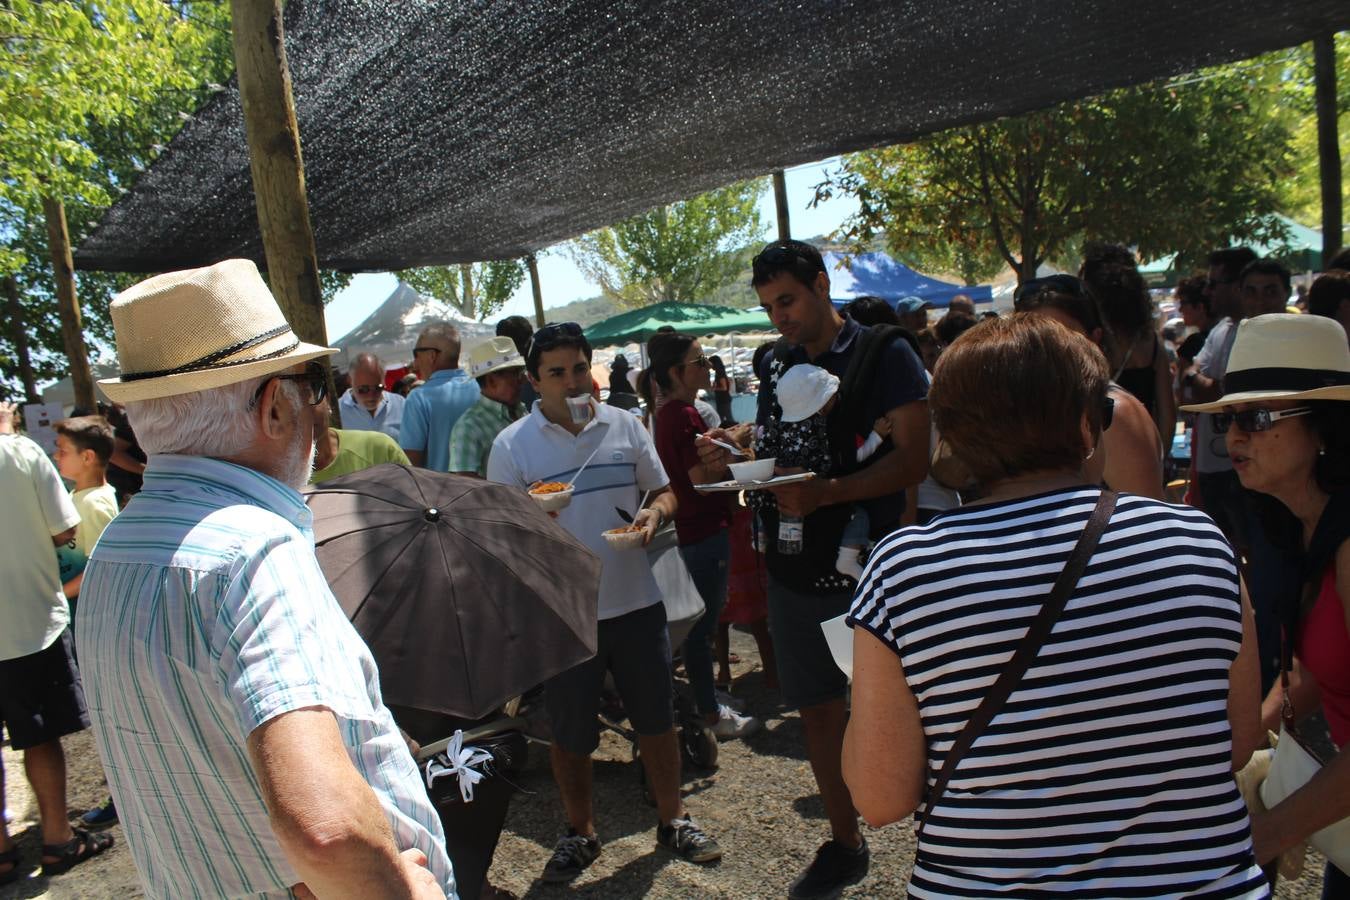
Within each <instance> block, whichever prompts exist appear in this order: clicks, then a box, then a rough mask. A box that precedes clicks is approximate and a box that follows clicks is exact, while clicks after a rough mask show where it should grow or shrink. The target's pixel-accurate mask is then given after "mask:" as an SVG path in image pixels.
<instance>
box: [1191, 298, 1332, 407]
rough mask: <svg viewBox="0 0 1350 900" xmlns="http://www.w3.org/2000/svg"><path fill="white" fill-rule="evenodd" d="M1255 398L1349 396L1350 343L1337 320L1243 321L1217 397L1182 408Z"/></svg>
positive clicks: (1270, 317) (1277, 318)
mask: <svg viewBox="0 0 1350 900" xmlns="http://www.w3.org/2000/svg"><path fill="white" fill-rule="evenodd" d="M1256 400H1350V344H1347V343H1346V338H1345V330H1344V329H1343V328H1341V325H1340V323H1339V322H1337V321H1336V320H1335V319H1328V318H1324V317H1323V316H1311V315H1308V316H1294V315H1287V314H1285V313H1274V314H1271V315H1265V316H1257V317H1256V318H1254V319H1244V320H1243V321H1242V324H1240V325H1238V333H1237V340H1235V341H1234V342H1233V352H1232V353H1231V354H1230V355H1229V357H1228V372H1227V374H1225V375H1224V376H1223V396H1222V397H1220V398H1219V399H1218V400H1215V401H1214V402H1213V403H1195V404H1191V405H1189V406H1183V407H1182V409H1184V410H1186V411H1187V412H1218V411H1219V410H1222V409H1223V408H1224V407H1225V406H1232V405H1234V404H1236V403H1251V402H1253V401H1256Z"/></svg>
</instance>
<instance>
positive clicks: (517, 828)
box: [0, 631, 1322, 900]
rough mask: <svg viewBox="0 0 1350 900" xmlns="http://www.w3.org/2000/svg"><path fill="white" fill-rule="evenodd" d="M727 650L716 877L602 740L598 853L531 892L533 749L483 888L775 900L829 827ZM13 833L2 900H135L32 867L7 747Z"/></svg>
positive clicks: (802, 772) (711, 799)
mask: <svg viewBox="0 0 1350 900" xmlns="http://www.w3.org/2000/svg"><path fill="white" fill-rule="evenodd" d="M732 648H733V650H735V652H737V653H739V654H740V656H741V657H742V659H744V660H745V663H744V664H742V665H741V666H738V667H737V668H736V675H737V681H736V689H735V693H736V694H737V695H738V696H741V697H744V698H745V699H746V700H748V702H749V704H750V712H751V713H753V714H755V715H757V716H760V717H761V718H763V719H764V724H765V727H764V729H763V730H762V731H761V732H760V733H758V734H756V735H754V736H752V737H751V738H749V739H747V740H744V741H730V742H727V743H724V744H722V745H721V759H720V766H719V769H718V771H717V772H715V773H703V772H692V771H691V772H686V773H685V776H684V792H685V798H686V803H687V805H688V808H689V810H690V812H691V813H692V814H693V815H694V817H695V818H697V819H698V820H699V822H700V823H701V824H702V825H703V827H704V829H705V830H706V831H708V832H709V833H710V834H712V835H713V836H715V837H716V838H717V839H718V841H719V842H720V843H721V845H722V848H723V850H724V851H725V856H724V858H723V859H722V861H721V862H720V863H718V864H716V865H713V866H707V867H704V866H695V865H692V864H690V863H686V862H683V861H681V860H678V859H676V858H675V857H673V856H671V855H670V854H669V853H666V852H665V851H664V850H657V849H656V848H655V842H656V829H655V812H654V811H653V810H652V809H651V808H650V807H648V806H647V805H646V804H645V803H644V802H643V801H642V795H641V792H640V789H639V786H638V780H637V772H636V768H635V765H634V764H633V763H631V762H630V761H629V760H630V755H629V745H628V742H627V741H626V740H623V739H622V738H620V737H618V736H617V735H613V734H606V735H605V737H604V740H603V741H602V744H601V749H600V751H599V752H598V753H597V755H596V764H595V805H596V820H597V828H598V830H599V834H600V839H601V841H602V842H603V843H604V851H603V852H602V853H601V855H600V858H599V859H598V860H596V862H595V863H594V864H592V865H591V867H590V868H589V869H588V870H587V871H586V872H585V874H583V875H582V877H580V878H578V879H577V880H576V881H575V882H573V883H572V885H571V886H570V887H555V886H548V885H544V884H542V883H541V882H539V881H538V875H539V873H540V872H541V871H542V870H543V867H544V863H545V861H546V860H547V859H548V856H549V854H550V852H551V851H552V847H553V842H554V841H555V840H556V838H557V836H558V834H559V832H560V829H561V828H562V823H563V814H562V806H561V804H560V802H559V800H558V791H557V789H556V788H555V787H554V785H553V780H552V777H551V776H550V775H549V772H548V757H547V753H546V752H545V751H544V750H543V748H540V747H534V748H532V750H531V755H530V762H529V765H528V766H527V768H526V769H525V770H524V771H523V772H522V773H521V774H520V776H519V778H518V784H519V785H520V786H521V787H522V788H523V789H524V790H526V791H529V792H530V793H527V794H526V793H523V794H519V795H517V796H516V798H515V799H514V801H513V803H512V806H511V812H510V815H509V818H508V820H507V825H506V832H505V833H504V834H503V835H502V838H501V843H500V844H499V846H498V848H497V855H496V860H495V863H494V865H493V868H492V880H493V882H494V883H495V884H497V885H499V886H500V887H504V888H507V889H510V890H511V891H514V892H515V893H516V894H517V895H519V896H521V897H523V898H540V900H547V898H562V897H566V896H569V895H577V896H582V897H597V898H599V897H605V898H625V900H626V898H632V897H652V898H690V897H736V898H757V897H765V898H781V897H784V896H786V888H787V885H788V883H789V882H791V881H792V879H793V878H795V877H796V875H797V873H798V871H799V870H800V869H801V868H802V866H804V865H805V864H806V862H808V861H809V860H810V858H811V857H812V855H813V854H814V853H815V850H816V847H817V846H818V845H819V843H820V842H821V841H822V840H824V839H825V836H826V833H827V825H826V822H825V817H824V810H823V808H822V806H821V803H820V798H819V797H818V796H817V795H816V793H815V783H814V781H813V780H812V778H811V770H810V767H809V766H808V764H807V762H806V758H805V753H804V751H803V749H802V735H801V727H800V720H799V718H798V717H797V715H796V714H795V713H787V712H785V711H783V710H782V709H781V708H780V707H778V705H777V704H776V702H775V699H774V696H773V695H772V694H771V693H770V692H769V691H767V690H766V689H765V688H764V686H763V680H762V677H761V673H760V672H759V671H758V656H757V654H756V652H755V647H754V642H753V641H752V640H750V638H749V636H748V635H744V634H740V633H738V632H735V631H733V632H732ZM65 747H66V757H67V769H68V771H69V775H68V781H69V783H68V786H67V795H68V797H69V803H70V811H71V815H72V816H75V815H78V814H80V813H83V812H84V811H85V810H86V809H89V808H90V807H92V806H96V805H98V804H100V803H102V802H103V800H104V799H105V798H106V796H107V788H106V786H105V785H104V783H103V776H102V772H101V769H100V767H99V764H98V759H97V756H96V753H95V750H94V742H93V739H92V737H91V736H90V735H89V734H88V733H87V732H85V733H83V734H78V735H72V736H71V737H69V738H67V739H66V740H65ZM3 755H4V766H5V784H6V788H7V791H8V808H9V811H10V814H11V816H12V818H13V823H12V824H11V826H10V832H11V834H13V835H14V836H15V837H16V839H17V840H18V842H19V845H20V847H22V848H23V853H24V861H25V869H28V868H30V867H31V868H32V871H30V872H29V873H28V875H29V877H27V878H21V879H20V880H19V881H18V882H16V883H14V884H10V885H6V886H4V887H0V900H9V898H21V897H22V898H29V897H51V898H90V900H104V898H107V900H111V898H125V897H139V896H141V892H140V890H139V888H138V882H137V878H136V871H135V867H134V865H133V864H132V861H131V854H130V853H129V852H128V851H127V849H126V845H125V841H124V840H123V836H122V831H121V829H120V828H118V827H114V828H113V829H112V833H113V834H114V835H115V836H116V838H117V841H118V843H117V845H116V846H114V847H113V849H112V850H111V851H109V852H108V853H106V854H104V855H103V856H101V857H99V858H97V859H95V860H92V861H90V862H88V863H84V864H82V865H80V866H78V867H77V868H75V869H73V870H71V871H70V872H69V873H67V874H65V875H62V876H59V877H57V878H52V879H47V878H43V877H42V876H41V875H40V874H38V872H37V871H36V864H37V861H38V858H39V856H38V855H39V846H38V845H39V843H40V839H39V833H38V828H37V812H36V808H35V805H34V803H33V801H32V795H31V794H30V793H29V790H28V783H27V782H26V781H25V780H24V777H23V766H22V762H21V758H20V756H19V754H16V753H13V752H12V751H11V750H10V749H9V747H8V745H6V746H5V747H4V751H3ZM867 840H868V842H869V843H870V844H871V847H872V868H871V873H870V874H869V875H868V877H867V879H866V880H865V881H863V882H862V883H861V884H859V885H857V886H856V887H854V888H852V889H850V890H849V891H848V892H846V893H845V894H844V896H845V897H853V898H859V897H902V896H904V884H905V878H906V876H907V874H908V871H909V864H910V860H911V859H912V857H913V853H914V838H913V832H912V831H911V829H910V826H909V825H908V824H907V823H905V824H897V825H891V826H888V827H886V828H881V829H868V830H867ZM1321 865H1322V863H1321V860H1320V858H1316V859H1314V856H1313V855H1312V854H1310V855H1309V860H1308V866H1307V868H1306V870H1305V872H1304V875H1303V877H1302V878H1301V879H1299V880H1298V881H1296V882H1288V883H1282V884H1281V885H1280V888H1279V890H1278V892H1277V894H1276V896H1277V897H1281V898H1316V897H1319V896H1320V893H1321Z"/></svg>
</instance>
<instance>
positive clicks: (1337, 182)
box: [1313, 32, 1345, 267]
mask: <svg viewBox="0 0 1350 900" xmlns="http://www.w3.org/2000/svg"><path fill="white" fill-rule="evenodd" d="M1313 78H1314V81H1315V84H1316V88H1315V93H1316V98H1317V159H1318V171H1319V172H1320V174H1321V176H1322V265H1323V267H1325V266H1326V264H1327V263H1328V262H1329V261H1330V260H1331V258H1332V257H1333V256H1335V255H1336V251H1338V250H1340V249H1341V231H1342V229H1343V228H1344V227H1345V219H1344V217H1343V209H1342V206H1341V148H1340V144H1339V143H1338V140H1337V134H1336V118H1337V116H1336V113H1337V110H1336V35H1335V34H1333V33H1331V32H1327V33H1326V34H1322V35H1318V36H1317V37H1315V38H1313Z"/></svg>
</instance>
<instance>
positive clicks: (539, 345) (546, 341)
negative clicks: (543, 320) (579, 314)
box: [525, 322, 582, 356]
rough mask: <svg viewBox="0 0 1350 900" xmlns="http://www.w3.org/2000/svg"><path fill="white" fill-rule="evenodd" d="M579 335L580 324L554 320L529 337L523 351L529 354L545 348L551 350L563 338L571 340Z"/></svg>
mask: <svg viewBox="0 0 1350 900" xmlns="http://www.w3.org/2000/svg"><path fill="white" fill-rule="evenodd" d="M581 336H582V331H581V326H580V325H578V324H577V323H576V322H555V323H554V324H552V325H545V326H544V327H543V328H540V329H539V330H538V331H536V332H535V333H534V336H533V337H532V338H530V346H529V348H528V349H527V350H526V351H525V355H526V356H529V355H530V354H531V353H533V352H534V351H536V350H538V351H539V352H541V353H542V352H543V351H545V350H552V349H553V348H554V347H556V346H557V345H558V344H560V343H562V342H563V341H565V340H572V339H575V338H579V337H581Z"/></svg>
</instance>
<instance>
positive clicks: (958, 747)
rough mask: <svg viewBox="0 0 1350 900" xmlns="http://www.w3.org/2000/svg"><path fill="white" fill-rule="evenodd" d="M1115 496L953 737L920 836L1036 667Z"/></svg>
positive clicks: (1104, 498)
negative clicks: (982, 737) (978, 743)
mask: <svg viewBox="0 0 1350 900" xmlns="http://www.w3.org/2000/svg"><path fill="white" fill-rule="evenodd" d="M1116 497H1117V494H1116V492H1115V491H1106V490H1104V491H1102V493H1101V496H1100V497H1098V498H1097V506H1096V507H1095V508H1094V509H1093V510H1092V516H1091V517H1090V518H1089V519H1088V522H1087V527H1085V528H1084V529H1083V533H1082V534H1081V535H1079V537H1078V543H1077V544H1076V545H1074V548H1073V552H1072V553H1071V554H1069V561H1068V562H1066V563H1065V564H1064V569H1063V571H1061V572H1060V573H1059V578H1057V579H1056V580H1055V586H1054V587H1053V588H1051V590H1050V596H1049V597H1047V598H1046V601H1045V605H1044V606H1042V607H1041V611H1040V612H1039V613H1037V614H1036V618H1035V619H1033V620H1032V622H1031V627H1030V628H1028V629H1027V633H1026V634H1025V635H1024V636H1023V637H1022V641H1021V643H1019V644H1018V645H1017V650H1016V651H1015V652H1014V653H1013V655H1012V659H1010V660H1009V661H1008V665H1007V666H1005V667H1004V669H1003V673H1002V674H1001V675H999V676H998V680H997V681H995V682H994V685H993V687H991V688H990V689H989V693H988V694H986V695H985V697H984V699H983V700H981V701H980V705H979V706H978V707H976V709H975V712H974V713H972V714H971V716H970V719H969V720H968V721H967V722H966V727H965V728H962V729H961V733H960V734H958V735H957V736H956V740H955V741H954V742H953V743H952V748H951V749H950V750H948V751H947V756H946V758H945V759H943V761H942V769H941V771H939V772H938V776H937V780H936V781H934V782H933V787H932V790H930V791H929V792H928V794H927V796H925V797H924V807H923V808H924V812H923V819H922V820H921V821H920V822H919V828H918V836H920V837H921V836H922V835H923V829H924V826H925V825H927V824H928V819H929V817H930V816H931V815H932V814H933V807H935V806H936V805H937V804H938V801H940V800H941V799H942V795H943V793H944V792H945V791H946V790H947V782H949V781H951V778H952V776H953V775H954V774H956V767H957V766H958V765H959V764H960V762H961V758H962V757H964V756H965V755H966V754H967V753H968V752H969V751H970V748H971V747H972V746H973V745H974V744H975V741H976V739H977V738H979V736H980V735H981V734H983V733H984V730H985V728H987V727H989V723H990V722H992V721H993V720H994V716H996V715H998V713H999V710H1001V709H1003V704H1004V703H1006V702H1007V700H1008V697H1009V696H1010V695H1011V694H1012V692H1013V690H1014V689H1015V688H1016V687H1017V684H1018V682H1020V681H1021V680H1022V676H1023V675H1025V674H1026V673H1027V669H1029V668H1030V667H1031V661H1032V660H1033V659H1035V658H1036V654H1038V653H1040V651H1041V647H1043V646H1044V645H1045V639H1046V638H1048V637H1049V636H1050V631H1051V629H1053V628H1054V627H1055V622H1056V621H1057V620H1058V619H1059V616H1060V613H1062V612H1064V607H1065V606H1066V605H1067V604H1068V602H1069V595H1070V594H1072V593H1073V589H1074V588H1075V587H1077V585H1078V579H1079V578H1081V577H1082V576H1083V569H1085V568H1086V567H1087V564H1088V560H1089V559H1091V558H1092V554H1093V552H1094V551H1095V550H1096V549H1097V542H1098V541H1100V540H1101V538H1102V532H1104V531H1105V530H1106V523H1107V522H1109V521H1111V513H1112V512H1114V511H1115V508H1116Z"/></svg>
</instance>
